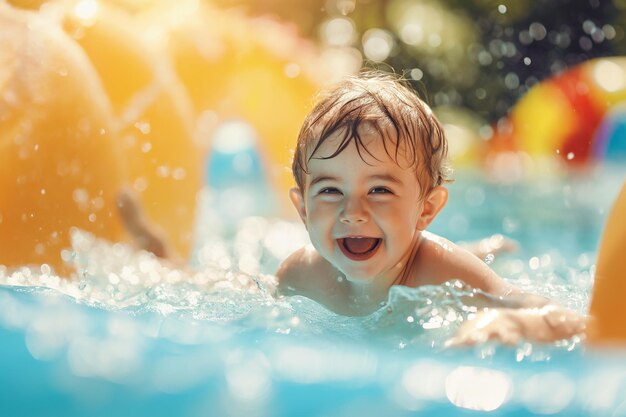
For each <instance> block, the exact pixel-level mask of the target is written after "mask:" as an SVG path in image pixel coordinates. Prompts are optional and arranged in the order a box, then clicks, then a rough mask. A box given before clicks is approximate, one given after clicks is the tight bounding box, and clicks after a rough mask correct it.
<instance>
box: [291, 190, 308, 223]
mask: <svg viewBox="0 0 626 417" xmlns="http://www.w3.org/2000/svg"><path fill="white" fill-rule="evenodd" d="M289 199H291V202H292V203H293V206H294V207H295V208H296V210H297V211H298V214H299V215H300V218H301V219H302V222H303V223H304V224H305V225H306V206H305V205H304V196H303V195H302V191H300V189H299V188H298V187H293V188H290V189H289Z"/></svg>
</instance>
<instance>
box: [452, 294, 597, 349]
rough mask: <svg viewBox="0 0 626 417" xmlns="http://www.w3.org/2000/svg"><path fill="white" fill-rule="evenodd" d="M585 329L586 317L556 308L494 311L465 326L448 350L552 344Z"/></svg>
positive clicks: (458, 332)
mask: <svg viewBox="0 0 626 417" xmlns="http://www.w3.org/2000/svg"><path fill="white" fill-rule="evenodd" d="M585 328H586V320H585V318H584V317H583V316H581V315H580V314H578V313H575V312H573V311H571V310H568V309H565V308H562V307H560V306H556V305H553V304H549V305H546V306H544V307H541V308H522V309H510V308H491V309H485V310H483V311H481V312H479V313H478V314H476V316H475V317H474V318H473V319H472V320H468V321H466V322H465V323H463V325H461V327H460V328H459V329H458V330H457V333H456V335H455V336H454V337H452V338H451V339H449V340H448V341H447V342H446V347H451V346H472V345H476V344H479V343H484V342H487V341H497V342H500V343H503V344H505V345H509V346H512V345H517V344H519V343H520V342H522V341H524V340H529V341H534V342H541V343H549V342H555V341H557V340H562V339H567V338H570V337H573V336H576V335H579V334H582V333H583V332H584V331H585Z"/></svg>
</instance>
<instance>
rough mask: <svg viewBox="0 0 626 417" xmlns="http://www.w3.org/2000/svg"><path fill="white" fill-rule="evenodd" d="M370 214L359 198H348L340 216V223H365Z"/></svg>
mask: <svg viewBox="0 0 626 417" xmlns="http://www.w3.org/2000/svg"><path fill="white" fill-rule="evenodd" d="M368 219H369V214H368V212H367V209H366V207H365V205H364V204H363V202H362V201H360V200H359V199H358V198H346V200H345V204H344V205H343V208H342V210H341V213H340V215H339V221H340V222H341V223H344V224H359V223H365V222H367V220H368Z"/></svg>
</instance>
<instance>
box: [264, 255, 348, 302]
mask: <svg viewBox="0 0 626 417" xmlns="http://www.w3.org/2000/svg"><path fill="white" fill-rule="evenodd" d="M336 274H337V272H336V271H335V269H334V268H333V267H332V265H331V264H330V263H328V261H326V260H325V259H324V258H322V257H321V256H320V255H319V253H318V252H317V251H316V250H315V248H313V246H312V245H306V246H304V247H302V248H300V249H298V250H297V251H295V252H294V253H292V254H291V255H289V256H288V257H287V259H285V260H284V261H283V262H282V264H281V265H280V267H279V269H278V271H277V272H276V279H277V281H278V289H279V292H280V293H282V294H285V295H291V294H302V295H308V296H312V295H315V293H317V292H319V291H320V290H323V289H324V288H325V287H326V284H327V283H328V282H329V281H330V278H331V277H333V276H334V275H336Z"/></svg>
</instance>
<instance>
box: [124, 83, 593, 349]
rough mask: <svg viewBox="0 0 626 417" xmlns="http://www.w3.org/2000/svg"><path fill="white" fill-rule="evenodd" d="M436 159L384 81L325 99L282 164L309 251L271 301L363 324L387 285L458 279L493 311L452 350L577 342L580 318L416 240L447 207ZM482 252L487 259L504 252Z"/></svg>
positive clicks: (147, 235)
mask: <svg viewBox="0 0 626 417" xmlns="http://www.w3.org/2000/svg"><path fill="white" fill-rule="evenodd" d="M446 154H447V142H446V138H445V136H444V133H443V129H442V126H441V125H440V123H439V122H438V120H437V119H436V117H435V116H434V114H433V113H432V112H431V110H430V108H429V107H428V106H427V105H426V104H425V103H424V102H423V101H421V100H420V99H419V98H418V97H417V95H416V94H415V93H414V92H413V91H412V90H411V89H410V88H409V87H407V86H406V85H404V84H403V83H402V82H401V81H400V80H398V79H396V78H395V77H392V76H390V75H383V74H378V73H370V74H364V75H361V76H359V77H350V78H347V79H345V80H344V81H343V82H341V83H340V84H338V85H337V86H336V87H334V88H333V89H331V90H329V91H328V92H327V93H326V94H325V95H323V96H322V97H321V100H320V101H319V102H318V103H317V105H316V106H315V108H314V109H313V110H312V112H311V113H310V114H309V115H308V116H307V118H306V119H305V121H304V124H303V127H302V129H301V131H300V134H299V137H298V141H297V146H296V152H295V156H294V161H293V174H294V177H295V180H296V184H297V187H295V188H293V189H291V190H290V193H289V194H290V198H291V200H292V202H293V204H294V206H295V207H296V209H297V211H298V213H299V215H300V217H301V219H302V221H303V223H304V225H305V227H306V229H307V231H308V233H309V236H310V240H311V245H308V246H306V247H304V248H302V249H300V250H298V251H296V252H295V253H293V254H292V255H290V256H289V257H288V258H287V259H286V260H285V261H284V262H283V263H282V265H281V267H280V269H279V271H278V272H277V274H276V278H277V280H278V292H279V293H281V294H285V295H294V294H300V295H304V296H306V297H308V298H311V299H313V300H315V301H317V302H319V303H321V304H323V305H325V306H326V307H328V308H329V309H331V310H333V311H335V312H337V313H340V314H346V315H363V314H368V313H371V312H373V311H375V310H376V309H378V308H380V306H381V303H384V302H385V301H386V300H387V296H388V290H389V288H390V287H391V286H392V285H405V286H409V287H417V286H421V285H437V284H441V283H444V282H446V281H449V280H451V279H460V280H462V281H464V282H465V283H466V284H468V285H470V286H471V287H474V288H476V289H480V290H483V291H484V292H486V293H488V294H491V295H493V298H491V299H489V300H487V302H489V303H490V304H492V305H494V304H495V305H497V306H498V308H490V309H485V310H482V312H480V313H479V314H477V317H476V319H475V320H471V321H468V322H466V323H465V324H464V325H463V326H462V327H461V329H460V330H459V332H458V334H457V337H456V338H455V339H453V340H452V341H451V344H473V343H477V342H482V341H485V340H489V339H498V340H500V341H502V342H505V343H517V342H518V341H520V340H521V339H533V340H539V341H552V340H558V339H562V338H567V337H571V336H573V335H575V334H577V333H580V332H582V331H583V330H584V324H585V322H584V319H583V318H582V317H581V316H579V315H577V314H576V313H574V312H571V311H568V310H565V309H563V308H561V307H559V306H557V305H555V304H552V303H550V302H549V301H548V300H546V299H543V298H541V297H537V296H532V295H528V294H522V293H521V292H520V291H519V290H518V289H516V288H515V287H513V286H512V285H510V284H509V283H507V282H506V281H504V280H503V279H502V278H500V277H499V276H498V275H497V274H496V273H495V272H493V271H492V270H491V269H490V268H489V267H488V266H487V265H486V264H485V263H484V262H482V261H481V260H480V258H479V257H477V256H476V255H475V254H474V253H471V252H469V251H468V250H466V249H463V248H461V247H459V246H457V245H455V244H454V243H452V242H450V241H448V240H446V239H444V238H442V237H440V236H436V235H434V234H432V233H429V232H427V231H426V228H427V226H428V225H429V224H430V223H431V222H432V221H433V220H434V218H435V217H436V216H437V214H438V213H439V212H440V211H441V209H442V208H443V207H444V205H445V204H446V201H447V198H448V191H447V189H446V188H445V187H444V186H443V184H445V183H446V182H448V181H449V179H448V178H449V174H450V170H449V168H448V166H447V165H446ZM120 201H121V208H122V210H121V212H122V217H123V218H125V219H126V221H127V227H128V228H129V230H130V231H131V233H132V234H133V235H135V237H136V238H137V239H138V240H141V239H143V243H141V245H142V246H143V247H144V248H145V247H148V246H153V247H157V248H160V249H161V250H162V252H163V254H166V255H167V252H168V250H167V249H166V248H167V245H165V244H161V243H159V242H160V241H161V240H162V239H161V238H160V237H159V235H158V233H157V232H154V231H152V229H151V228H150V227H149V225H148V224H146V223H145V222H144V221H141V216H140V215H138V214H137V210H136V206H137V203H136V202H134V201H133V200H132V198H131V197H130V195H129V194H128V193H124V194H122V198H121V199H120ZM155 241H156V242H157V243H156V245H155V243H154V242H155ZM150 242H152V243H150ZM486 242H488V241H486ZM492 243H495V248H487V251H491V250H493V249H496V250H497V249H498V245H502V244H503V243H502V240H497V239H496V241H495V242H492ZM504 244H505V245H506V242H505V243H504ZM164 248H165V249H164ZM480 249H481V248H480V246H479V250H478V251H479V252H480ZM482 249H485V248H484V247H483V248H482ZM505 249H506V248H505ZM475 298H478V297H475ZM476 301H477V300H472V301H471V302H476ZM484 301H485V300H482V301H481V302H484Z"/></svg>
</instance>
